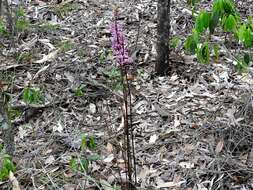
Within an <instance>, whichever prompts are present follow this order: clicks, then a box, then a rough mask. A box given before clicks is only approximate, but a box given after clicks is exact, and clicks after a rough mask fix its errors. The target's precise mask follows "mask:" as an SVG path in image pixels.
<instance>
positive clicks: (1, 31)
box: [0, 18, 6, 35]
mask: <svg viewBox="0 0 253 190" xmlns="http://www.w3.org/2000/svg"><path fill="white" fill-rule="evenodd" d="M0 34H1V35H3V34H6V26H5V24H4V22H3V20H2V19H1V18H0Z"/></svg>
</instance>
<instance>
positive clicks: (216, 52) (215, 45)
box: [213, 44, 219, 63]
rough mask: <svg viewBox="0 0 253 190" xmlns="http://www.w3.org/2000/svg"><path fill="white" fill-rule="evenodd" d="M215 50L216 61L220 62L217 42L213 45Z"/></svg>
mask: <svg viewBox="0 0 253 190" xmlns="http://www.w3.org/2000/svg"><path fill="white" fill-rule="evenodd" d="M213 51H214V57H215V61H216V63H218V61H219V46H218V45H217V44H214V45H213Z"/></svg>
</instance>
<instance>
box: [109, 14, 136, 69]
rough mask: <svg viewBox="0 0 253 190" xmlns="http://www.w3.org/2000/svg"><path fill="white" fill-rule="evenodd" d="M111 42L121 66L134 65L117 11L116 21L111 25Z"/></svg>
mask: <svg viewBox="0 0 253 190" xmlns="http://www.w3.org/2000/svg"><path fill="white" fill-rule="evenodd" d="M111 34H112V38H111V42H112V49H113V54H114V56H115V58H116V61H117V63H118V64H119V65H120V66H123V65H128V64H132V63H133V60H132V58H131V57H130V56H129V53H128V50H127V39H126V37H125V35H124V33H123V27H122V25H121V24H120V23H119V22H118V21H117V10H116V11H115V12H114V21H113V22H112V23H111Z"/></svg>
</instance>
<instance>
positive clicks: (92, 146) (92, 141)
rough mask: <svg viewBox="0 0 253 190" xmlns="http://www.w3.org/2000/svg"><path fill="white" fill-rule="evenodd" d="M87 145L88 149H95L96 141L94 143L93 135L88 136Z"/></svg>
mask: <svg viewBox="0 0 253 190" xmlns="http://www.w3.org/2000/svg"><path fill="white" fill-rule="evenodd" d="M87 146H88V147H89V148H90V149H96V146H97V145H96V143H95V138H94V136H93V135H92V136H90V138H89V143H88V144H87Z"/></svg>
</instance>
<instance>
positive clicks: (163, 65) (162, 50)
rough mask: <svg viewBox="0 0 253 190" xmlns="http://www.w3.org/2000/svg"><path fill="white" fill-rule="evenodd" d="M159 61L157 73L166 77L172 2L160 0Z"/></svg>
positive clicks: (156, 66)
mask: <svg viewBox="0 0 253 190" xmlns="http://www.w3.org/2000/svg"><path fill="white" fill-rule="evenodd" d="M157 19H158V26H157V61H156V65H155V71H156V73H157V74H158V75H164V74H165V73H166V72H167V71H168V69H169V38H170V0H158V16H157Z"/></svg>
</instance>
